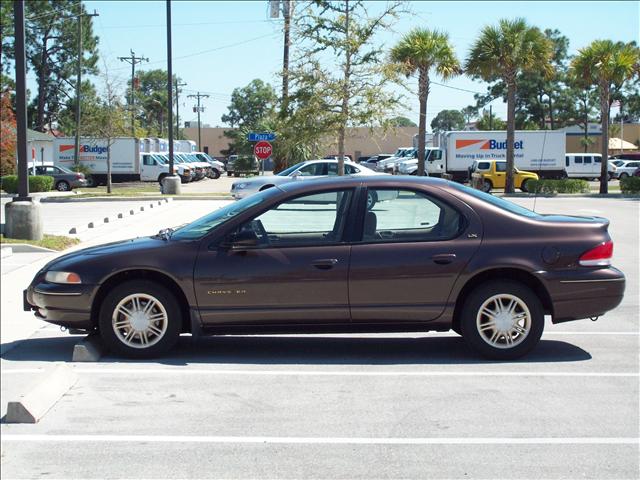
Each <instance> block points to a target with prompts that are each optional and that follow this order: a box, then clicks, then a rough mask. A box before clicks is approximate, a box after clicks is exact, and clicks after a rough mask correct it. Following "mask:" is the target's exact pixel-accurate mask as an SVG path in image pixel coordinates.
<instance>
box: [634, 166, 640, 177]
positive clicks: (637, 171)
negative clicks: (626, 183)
mask: <svg viewBox="0 0 640 480" xmlns="http://www.w3.org/2000/svg"><path fill="white" fill-rule="evenodd" d="M633 176H634V177H640V168H636V171H635V172H633Z"/></svg>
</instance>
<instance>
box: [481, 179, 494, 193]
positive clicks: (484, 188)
mask: <svg viewBox="0 0 640 480" xmlns="http://www.w3.org/2000/svg"><path fill="white" fill-rule="evenodd" d="M492 188H493V184H492V183H491V180H487V179H484V180H483V181H482V191H483V192H485V193H489V192H490V191H491V189H492Z"/></svg>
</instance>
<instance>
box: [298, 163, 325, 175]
mask: <svg viewBox="0 0 640 480" xmlns="http://www.w3.org/2000/svg"><path fill="white" fill-rule="evenodd" d="M326 166H327V164H326V163H312V164H310V165H305V166H304V167H302V168H301V169H299V170H298V172H299V173H300V175H302V176H303V177H317V176H320V175H326V171H327V169H326Z"/></svg>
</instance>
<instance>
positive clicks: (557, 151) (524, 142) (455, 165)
mask: <svg viewBox="0 0 640 480" xmlns="http://www.w3.org/2000/svg"><path fill="white" fill-rule="evenodd" d="M434 140H435V141H434V145H435V146H434V147H429V148H427V155H426V158H425V169H426V171H427V172H428V173H429V175H431V176H439V175H442V174H443V173H445V172H446V173H449V174H451V175H453V179H454V180H457V181H465V180H467V179H468V174H469V167H470V166H471V164H472V163H473V162H474V161H476V160H504V159H506V158H507V132H506V131H504V130H501V131H477V132H466V131H461V132H444V133H442V134H440V135H438V136H436V137H435V139H434ZM565 150H566V135H565V132H563V131H557V130H516V132H515V142H514V163H515V166H516V167H517V168H519V169H521V170H527V171H530V172H535V173H537V174H538V175H539V176H540V177H541V178H562V177H564V176H566V172H565V167H564V164H565ZM416 170H417V161H416V162H415V164H413V165H411V164H407V163H404V164H400V165H399V168H398V171H399V173H401V174H405V175H406V174H413V173H414V172H415V171H416Z"/></svg>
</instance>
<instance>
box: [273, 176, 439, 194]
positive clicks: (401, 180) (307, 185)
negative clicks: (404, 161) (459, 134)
mask: <svg viewBox="0 0 640 480" xmlns="http://www.w3.org/2000/svg"><path fill="white" fill-rule="evenodd" d="M448 184H449V182H448V181H447V180H443V179H441V178H433V177H414V176H408V175H407V176H402V175H344V176H342V177H321V178H316V179H313V180H307V181H305V182H288V183H284V184H281V185H278V187H279V188H280V189H281V190H283V191H285V192H287V193H293V192H297V191H301V192H313V191H317V190H325V189H327V188H333V187H338V188H340V187H342V188H354V187H359V186H361V185H365V186H370V187H400V188H402V187H409V188H411V187H414V188H415V187H420V186H424V185H431V186H438V187H445V186H447V185H448Z"/></svg>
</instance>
